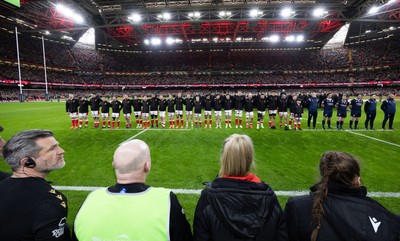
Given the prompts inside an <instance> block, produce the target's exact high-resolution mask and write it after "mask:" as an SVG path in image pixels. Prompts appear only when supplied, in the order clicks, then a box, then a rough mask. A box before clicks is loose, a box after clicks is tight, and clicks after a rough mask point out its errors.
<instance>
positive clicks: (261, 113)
mask: <svg viewBox="0 0 400 241" xmlns="http://www.w3.org/2000/svg"><path fill="white" fill-rule="evenodd" d="M257 114H259V115H265V111H257Z"/></svg>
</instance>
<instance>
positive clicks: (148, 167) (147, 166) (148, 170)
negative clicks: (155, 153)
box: [144, 161, 151, 173]
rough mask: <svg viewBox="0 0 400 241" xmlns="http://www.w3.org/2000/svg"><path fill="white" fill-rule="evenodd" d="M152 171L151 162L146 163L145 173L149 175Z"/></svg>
mask: <svg viewBox="0 0 400 241" xmlns="http://www.w3.org/2000/svg"><path fill="white" fill-rule="evenodd" d="M150 169H151V163H150V161H146V162H145V163H144V172H146V173H148V172H150Z"/></svg>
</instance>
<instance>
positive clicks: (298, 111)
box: [293, 103, 303, 117]
mask: <svg viewBox="0 0 400 241" xmlns="http://www.w3.org/2000/svg"><path fill="white" fill-rule="evenodd" d="M293 114H294V116H295V117H301V116H302V114H303V105H302V104H301V103H300V104H297V103H295V104H294V105H293Z"/></svg>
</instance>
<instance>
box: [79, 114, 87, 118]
mask: <svg viewBox="0 0 400 241" xmlns="http://www.w3.org/2000/svg"><path fill="white" fill-rule="evenodd" d="M87 116H88V113H79V118H84V117H87Z"/></svg>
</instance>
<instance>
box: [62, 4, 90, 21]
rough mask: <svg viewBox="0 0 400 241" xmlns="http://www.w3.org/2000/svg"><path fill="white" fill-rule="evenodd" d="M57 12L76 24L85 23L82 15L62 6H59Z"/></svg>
mask: <svg viewBox="0 0 400 241" xmlns="http://www.w3.org/2000/svg"><path fill="white" fill-rule="evenodd" d="M56 10H57V12H59V13H60V14H62V15H63V16H65V17H67V18H70V19H72V20H73V21H74V22H77V23H83V22H84V21H85V20H84V18H83V17H82V15H80V14H77V13H75V12H74V11H73V10H72V9H70V8H68V7H66V6H64V5H62V4H57V5H56Z"/></svg>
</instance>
